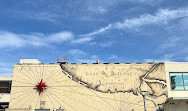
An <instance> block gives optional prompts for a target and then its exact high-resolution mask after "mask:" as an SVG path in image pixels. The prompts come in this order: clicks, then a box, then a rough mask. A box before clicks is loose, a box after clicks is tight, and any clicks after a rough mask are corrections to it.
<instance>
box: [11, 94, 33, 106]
mask: <svg viewBox="0 0 188 111" xmlns="http://www.w3.org/2000/svg"><path fill="white" fill-rule="evenodd" d="M29 92H31V91H29ZM32 93H33V91H32V92H31V93H28V94H27V93H25V94H23V95H26V94H27V95H26V97H27V96H28V95H30V94H32ZM23 95H21V96H22V98H21V99H20V100H19V101H16V103H15V104H13V105H12V106H10V108H12V107H13V106H15V105H16V104H18V103H20V101H22V100H23V99H24V98H23V97H25V96H23ZM21 96H18V97H21ZM18 97H16V98H18ZM14 99H15V98H14Z"/></svg>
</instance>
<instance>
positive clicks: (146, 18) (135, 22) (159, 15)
mask: <svg viewBox="0 0 188 111" xmlns="http://www.w3.org/2000/svg"><path fill="white" fill-rule="evenodd" d="M187 15H188V8H186V9H177V10H169V9H160V10H158V11H157V12H156V13H155V14H154V15H151V14H144V15H141V16H140V17H138V18H133V19H125V20H124V21H123V22H118V23H116V24H115V28H118V29H127V28H128V29H134V28H137V27H140V26H143V25H148V24H161V23H166V22H168V21H170V20H173V19H177V18H181V17H185V16H187Z"/></svg>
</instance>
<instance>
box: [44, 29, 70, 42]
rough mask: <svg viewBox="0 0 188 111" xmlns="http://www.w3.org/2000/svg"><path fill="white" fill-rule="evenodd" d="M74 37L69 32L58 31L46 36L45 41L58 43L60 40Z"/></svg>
mask: <svg viewBox="0 0 188 111" xmlns="http://www.w3.org/2000/svg"><path fill="white" fill-rule="evenodd" d="M72 39H74V36H73V34H72V33H71V32H66V31H64V32H59V33H54V34H51V35H49V36H48V38H47V39H46V42H55V43H59V42H62V41H69V40H72Z"/></svg>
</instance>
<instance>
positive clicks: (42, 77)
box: [42, 64, 44, 80]
mask: <svg viewBox="0 0 188 111" xmlns="http://www.w3.org/2000/svg"><path fill="white" fill-rule="evenodd" d="M43 75H44V64H43V70H42V80H43Z"/></svg>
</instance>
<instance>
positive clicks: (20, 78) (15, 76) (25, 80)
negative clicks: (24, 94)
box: [13, 75, 28, 81]
mask: <svg viewBox="0 0 188 111" xmlns="http://www.w3.org/2000/svg"><path fill="white" fill-rule="evenodd" d="M14 77H17V78H20V79H22V80H25V81H28V80H26V79H23V78H21V77H19V76H16V75H14ZM14 79H15V78H14ZM13 81H14V80H13Z"/></svg>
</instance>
